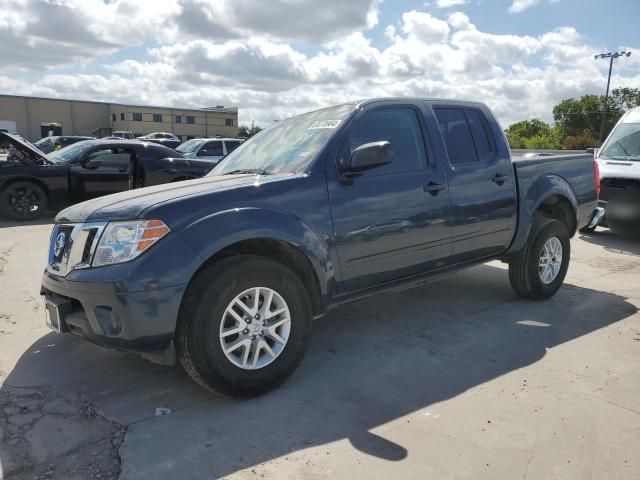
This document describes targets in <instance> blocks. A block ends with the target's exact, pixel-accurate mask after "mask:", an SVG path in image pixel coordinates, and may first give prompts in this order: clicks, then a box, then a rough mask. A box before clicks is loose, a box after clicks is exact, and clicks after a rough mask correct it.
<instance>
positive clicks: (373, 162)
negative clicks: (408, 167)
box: [340, 141, 393, 177]
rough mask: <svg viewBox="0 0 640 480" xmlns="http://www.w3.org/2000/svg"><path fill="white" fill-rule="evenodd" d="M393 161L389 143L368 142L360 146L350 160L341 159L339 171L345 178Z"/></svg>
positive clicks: (352, 153)
mask: <svg viewBox="0 0 640 480" xmlns="http://www.w3.org/2000/svg"><path fill="white" fill-rule="evenodd" d="M392 161H393V148H392V147H391V142H388V141H381V142H370V143H365V144H363V145H360V146H359V147H358V148H356V149H355V150H354V151H353V152H351V158H349V159H341V163H343V164H342V165H340V169H341V170H342V173H343V174H344V175H345V176H347V177H353V176H357V175H360V174H361V173H362V172H364V171H365V170H369V169H371V168H375V167H379V166H381V165H386V164H387V163H391V162H392Z"/></svg>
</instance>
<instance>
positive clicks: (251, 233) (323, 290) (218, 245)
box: [180, 208, 334, 315]
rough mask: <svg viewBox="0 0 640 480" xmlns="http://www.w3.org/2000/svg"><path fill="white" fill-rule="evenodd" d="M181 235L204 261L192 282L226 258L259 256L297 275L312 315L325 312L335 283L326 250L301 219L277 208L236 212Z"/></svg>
mask: <svg viewBox="0 0 640 480" xmlns="http://www.w3.org/2000/svg"><path fill="white" fill-rule="evenodd" d="M220 232H224V234H223V235H221V234H220ZM180 235H181V236H182V237H183V238H184V239H185V240H186V241H187V243H189V244H190V245H191V246H192V247H193V248H194V250H195V251H196V252H197V253H198V254H199V255H200V257H201V258H202V259H203V262H202V263H201V265H200V266H199V267H198V268H197V269H196V271H194V272H193V274H192V276H191V280H190V281H192V280H193V278H194V277H195V276H196V275H197V273H198V272H200V271H201V270H202V269H203V268H206V267H207V266H209V265H211V264H212V263H215V262H216V261H218V260H220V259H222V258H226V257H228V256H230V255H260V256H264V257H267V258H272V259H274V260H276V261H279V262H281V263H283V264H284V265H286V266H288V267H289V268H291V269H292V270H293V271H294V273H296V275H298V277H299V278H300V279H301V281H302V282H303V284H304V285H305V287H306V288H307V291H308V292H309V298H310V300H311V302H312V307H313V313H314V315H320V314H322V313H323V311H324V310H325V308H326V305H327V303H328V296H329V292H330V291H332V285H333V282H334V278H333V264H332V261H331V259H330V255H329V248H328V245H327V244H326V242H324V241H322V240H321V239H320V238H319V237H318V236H317V235H316V234H315V233H314V232H313V231H312V230H311V229H310V228H309V227H308V226H307V225H305V224H304V223H303V222H302V221H301V220H300V219H298V218H296V217H294V216H291V215H290V214H287V213H285V212H281V211H278V210H272V209H265V208H240V209H233V210H226V211H223V212H218V213H216V214H214V215H211V216H209V217H206V218H204V219H200V220H198V221H197V222H195V223H194V224H192V225H189V226H187V227H186V228H184V229H183V230H182V231H180Z"/></svg>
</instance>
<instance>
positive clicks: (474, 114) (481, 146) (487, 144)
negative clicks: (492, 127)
mask: <svg viewBox="0 0 640 480" xmlns="http://www.w3.org/2000/svg"><path fill="white" fill-rule="evenodd" d="M464 113H465V115H466V116H467V122H469V127H470V128H471V135H473V142H474V143H475V145H476V152H477V153H478V157H479V158H480V161H481V162H483V161H487V160H490V159H491V157H493V154H494V153H495V146H494V143H493V137H492V136H491V135H490V133H489V125H488V124H487V119H486V118H485V116H484V115H483V114H482V113H481V112H480V111H479V110H475V109H473V108H465V110H464Z"/></svg>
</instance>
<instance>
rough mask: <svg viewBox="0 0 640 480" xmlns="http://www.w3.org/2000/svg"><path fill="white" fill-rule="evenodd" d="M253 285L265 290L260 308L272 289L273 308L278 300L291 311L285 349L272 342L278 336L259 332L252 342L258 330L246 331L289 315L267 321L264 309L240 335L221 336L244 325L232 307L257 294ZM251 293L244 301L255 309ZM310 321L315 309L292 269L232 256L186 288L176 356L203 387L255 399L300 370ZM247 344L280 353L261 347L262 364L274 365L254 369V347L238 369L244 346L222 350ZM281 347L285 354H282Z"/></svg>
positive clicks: (221, 393) (236, 396) (178, 329)
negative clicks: (244, 295)
mask: <svg viewBox="0 0 640 480" xmlns="http://www.w3.org/2000/svg"><path fill="white" fill-rule="evenodd" d="M255 287H263V290H262V291H261V293H260V294H259V295H258V298H261V299H262V303H261V305H262V308H264V306H265V304H266V297H267V296H268V290H269V289H271V290H273V291H274V292H275V294H274V295H273V297H272V298H273V300H271V304H273V302H274V301H275V299H276V296H279V297H278V298H279V300H278V301H280V304H281V305H282V302H284V304H285V306H286V307H288V311H289V315H288V318H289V319H290V320H289V327H288V328H289V329H288V330H287V333H286V335H288V338H287V339H286V343H285V344H284V346H281V343H278V342H275V341H273V338H274V337H271V336H270V335H271V334H270V333H269V332H267V329H265V330H264V331H263V332H262V333H264V336H261V335H258V334H256V335H254V337H255V338H257V340H250V337H251V335H252V334H253V333H256V332H254V331H253V330H252V331H250V332H248V333H247V331H248V330H249V328H252V329H253V328H262V327H260V326H259V325H258V324H259V323H260V324H264V322H267V323H268V324H273V325H276V324H277V323H279V322H281V321H282V319H283V318H286V317H287V315H284V316H282V315H278V316H275V317H272V318H271V319H269V320H265V319H264V318H266V317H267V316H268V315H269V314H265V312H264V311H262V310H261V312H262V313H263V317H264V318H263V319H262V320H260V322H258V321H256V320H255V318H257V317H255V318H253V319H252V321H253V323H251V325H247V324H246V323H244V327H246V328H245V329H244V330H243V331H242V332H239V333H237V336H236V334H234V335H230V336H228V337H226V338H221V336H222V334H223V333H224V332H222V329H228V330H232V329H236V328H239V327H240V322H239V321H238V320H234V316H232V315H231V314H230V313H229V311H228V309H229V308H230V307H231V304H232V303H233V302H234V301H235V299H236V298H238V297H239V296H240V295H242V294H244V293H246V292H254V291H255ZM265 292H267V293H265ZM250 295H253V297H252V298H249V297H243V298H245V299H246V300H243V301H246V302H247V304H249V305H252V301H253V299H254V298H255V295H254V294H253V293H250ZM236 306H237V305H236ZM272 310H273V309H272ZM234 311H236V312H237V311H240V312H242V309H240V310H238V309H237V308H236V310H234ZM274 311H276V310H274ZM243 315H244V313H243ZM235 318H237V316H236V317H235ZM246 318H248V317H246ZM246 318H245V319H244V320H246ZM244 320H243V321H244ZM311 320H312V312H311V306H310V302H309V298H308V295H307V292H306V290H305V287H304V285H303V284H302V282H301V281H300V279H299V278H298V277H297V276H296V275H295V274H294V273H293V272H292V271H291V270H290V269H289V268H287V267H286V266H285V265H283V264H281V263H279V262H276V261H274V260H271V259H269V258H265V257H260V256H254V255H240V256H233V257H229V258H226V259H223V260H220V261H218V262H215V263H213V264H211V265H209V266H207V267H206V268H205V269H204V270H202V271H201V272H199V273H198V274H197V276H196V277H195V278H194V279H193V280H192V282H191V283H190V285H189V287H188V288H187V291H186V292H185V297H184V299H183V301H182V306H181V308H180V314H179V318H178V327H177V330H176V342H175V343H176V353H177V356H178V360H179V362H180V364H181V365H182V366H183V368H184V369H185V370H186V371H187V373H188V374H189V375H190V376H191V378H193V380H195V381H196V382H197V383H198V384H200V385H201V386H203V387H204V388H206V389H208V390H210V391H212V392H214V393H217V394H219V395H222V396H226V397H232V398H250V397H255V396H257V395H260V394H262V393H265V392H267V391H269V390H271V389H273V388H275V387H277V386H279V385H280V384H282V383H283V382H284V381H285V380H286V379H287V378H288V377H289V376H290V375H291V374H292V373H293V372H294V370H295V369H296V368H297V367H298V365H299V364H300V362H301V361H302V358H303V357H304V354H305V351H306V348H307V345H308V342H309V336H310V333H311ZM234 322H237V323H234ZM269 322H275V323H269ZM285 325H286V324H285ZM278 328H281V329H280V330H279V331H278V335H279V336H280V338H281V339H283V338H285V333H283V332H284V330H283V328H285V327H278ZM234 337H235V338H234ZM247 341H251V348H254V347H255V346H256V345H258V344H260V345H264V343H262V342H267V343H268V345H269V349H270V350H271V352H270V353H274V352H276V354H277V355H276V357H275V358H273V356H272V355H270V354H269V352H267V350H266V348H264V347H263V348H261V349H260V348H258V349H257V351H258V354H259V355H258V357H259V359H260V362H270V363H267V364H265V365H264V366H259V367H258V368H254V369H251V367H250V365H251V362H252V361H253V360H255V358H256V357H255V355H254V354H253V353H251V352H254V353H255V349H254V350H253V351H252V350H250V352H249V353H248V354H247V355H249V361H248V362H247V367H243V366H242V365H239V363H241V362H242V361H243V360H244V358H245V356H246V355H245V351H246V348H247V347H246V346H241V347H239V348H237V349H235V350H233V351H232V352H230V353H225V351H224V350H223V343H224V342H229V343H226V344H225V348H226V349H229V348H231V347H230V346H231V345H232V344H233V345H234V344H236V343H241V342H247ZM278 348H281V350H280V351H278ZM236 356H237V358H236ZM234 362H236V363H234Z"/></svg>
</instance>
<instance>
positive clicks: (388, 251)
mask: <svg viewBox="0 0 640 480" xmlns="http://www.w3.org/2000/svg"><path fill="white" fill-rule="evenodd" d="M425 138H427V137H426V129H425V126H424V120H423V117H422V111H421V110H420V109H419V108H417V107H416V106H415V105H404V104H393V103H392V104H390V105H387V104H381V105H378V104H372V105H370V106H368V107H365V110H364V111H363V112H361V113H359V114H358V117H357V118H355V119H354V122H353V124H352V125H351V126H350V128H349V130H348V131H347V133H346V135H345V138H344V139H343V140H342V143H341V147H340V149H339V152H338V155H337V157H338V159H339V158H340V157H341V156H344V155H350V154H351V152H352V151H353V150H354V149H355V148H357V147H358V146H360V145H363V144H365V143H369V142H376V141H389V142H391V146H392V148H393V151H394V160H393V161H392V162H391V163H390V164H387V165H383V166H381V167H377V168H374V169H371V170H368V171H366V172H365V173H364V174H362V175H361V176H359V177H356V178H354V179H353V181H346V182H345V181H343V180H341V177H340V173H339V171H338V170H337V159H336V158H335V157H334V158H333V159H332V161H331V162H330V163H329V164H328V165H327V170H329V171H331V172H333V174H334V178H333V179H330V180H329V196H330V202H331V212H332V217H333V225H334V231H335V239H336V247H337V251H338V257H339V261H340V271H341V275H342V280H343V285H344V289H345V291H346V292H350V291H355V290H360V289H364V288H368V287H372V286H375V285H377V284H380V283H384V282H387V281H392V280H396V279H399V278H402V277H406V276H410V275H413V274H417V273H421V272H424V271H427V270H430V269H433V268H438V267H441V266H444V265H446V263H447V262H448V261H449V258H450V255H451V230H450V227H449V218H448V216H449V194H448V191H447V187H446V184H447V181H446V176H445V171H444V169H443V168H442V167H439V166H438V162H436V161H435V158H434V157H433V156H431V155H427V151H428V149H427V148H426V145H425Z"/></svg>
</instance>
